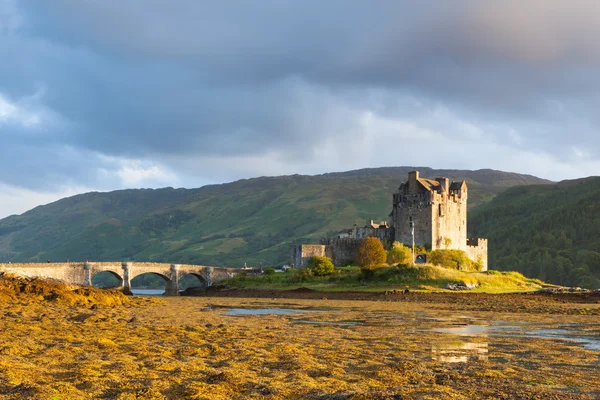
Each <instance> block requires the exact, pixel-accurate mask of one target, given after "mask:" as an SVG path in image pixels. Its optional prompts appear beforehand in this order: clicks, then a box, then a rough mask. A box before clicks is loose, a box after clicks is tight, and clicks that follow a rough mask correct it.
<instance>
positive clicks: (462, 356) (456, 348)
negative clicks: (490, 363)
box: [431, 342, 488, 363]
mask: <svg viewBox="0 0 600 400" xmlns="http://www.w3.org/2000/svg"><path fill="white" fill-rule="evenodd" d="M431 357H432V359H433V360H435V361H439V362H443V363H466V362H471V361H487V359H488V344H487V343H464V342H458V343H457V342H454V343H441V344H437V345H434V346H432V347H431Z"/></svg>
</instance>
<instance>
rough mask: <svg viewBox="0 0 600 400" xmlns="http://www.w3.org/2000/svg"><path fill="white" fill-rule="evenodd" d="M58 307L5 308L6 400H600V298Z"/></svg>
mask: <svg viewBox="0 0 600 400" xmlns="http://www.w3.org/2000/svg"><path fill="white" fill-rule="evenodd" d="M46 297H47V299H44V296H32V295H23V294H20V295H18V296H16V297H14V298H13V299H12V300H10V301H2V302H1V304H0V307H1V309H0V315H2V319H1V320H0V396H1V397H2V398H7V399H34V398H35V399H88V398H102V399H165V398H166V399H247V398H267V399H307V398H308V399H311V398H313V399H388V398H389V399H403V398H406V399H413V398H414V399H473V398H523V399H530V398H539V399H552V398H555V399H570V398H572V399H586V398H587V399H597V398H599V397H600V384H599V382H600V349H599V348H598V343H599V341H600V319H599V315H600V304H598V302H597V301H596V300H593V299H592V300H591V301H589V302H573V301H563V300H557V299H556V298H550V297H544V296H538V297H539V298H538V301H537V309H536V312H527V311H523V310H522V307H520V306H523V305H524V304H525V303H523V304H520V303H519V301H521V300H519V299H525V298H528V297H523V296H521V297H520V296H518V295H505V296H500V295H496V296H489V298H488V299H487V300H486V302H485V306H482V307H467V306H464V307H463V306H461V302H460V301H456V302H444V301H438V302H434V301H431V296H427V295H421V299H422V301H419V297H418V295H415V296H414V297H413V298H412V299H411V300H410V301H403V300H401V299H395V300H396V301H386V300H385V297H382V299H381V300H379V301H365V300H329V299H294V298H286V299H271V298H251V297H173V298H129V299H127V300H126V301H125V302H124V303H123V304H119V302H108V303H107V302H104V303H102V302H93V301H91V302H89V303H86V304H79V303H75V302H73V301H71V302H61V301H57V300H52V297H51V296H50V297H49V296H46ZM433 298H434V299H436V297H435V296H434V297H433ZM443 298H445V296H444V297H437V299H439V300H441V299H443ZM458 298H460V296H459V297H458ZM532 298H534V297H532ZM467 299H468V297H467ZM523 301H524V300H523ZM507 302H509V303H511V304H512V307H510V308H511V309H512V310H513V311H510V312H509V311H506V307H504V306H503V305H505V304H506V303H507ZM74 303H75V304H74ZM496 309H500V310H503V311H496ZM240 310H244V311H240ZM252 310H255V311H256V312H252ZM270 310H271V311H272V312H271V311H270ZM281 310H285V311H281ZM544 310H546V311H544ZM232 311H233V312H232Z"/></svg>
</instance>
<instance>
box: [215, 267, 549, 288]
mask: <svg viewBox="0 0 600 400" xmlns="http://www.w3.org/2000/svg"><path fill="white" fill-rule="evenodd" d="M224 283H225V284H226V285H228V286H231V287H238V288H246V289H272V290H290V289H295V288H299V287H307V288H311V289H315V290H327V291H338V290H353V291H355V290H360V291H372V290H393V289H396V290H397V289H410V290H430V291H444V290H447V289H445V288H446V286H447V285H448V284H460V283H465V284H471V285H476V286H477V288H476V289H473V290H472V291H476V292H487V293H498V292H520V291H533V290H537V289H540V288H542V287H544V286H546V284H545V283H543V282H542V281H540V280H538V279H529V278H526V277H525V276H523V275H522V274H520V273H518V272H500V271H486V272H465V271H457V270H452V269H448V268H443V267H438V266H434V265H415V266H414V267H412V266H396V267H385V268H379V269H377V270H375V271H374V272H373V274H372V275H371V276H368V277H367V276H365V275H364V274H363V273H362V272H361V270H360V268H358V267H341V268H338V269H336V271H335V272H334V273H333V274H331V275H328V276H312V275H310V274H307V273H306V271H305V270H303V269H300V270H289V271H288V272H285V273H275V274H271V275H261V276H244V275H240V276H237V277H236V278H233V279H230V280H228V281H225V282H224Z"/></svg>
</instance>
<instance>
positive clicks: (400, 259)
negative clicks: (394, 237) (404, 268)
mask: <svg viewBox="0 0 600 400" xmlns="http://www.w3.org/2000/svg"><path fill="white" fill-rule="evenodd" d="M411 259H412V251H411V250H410V249H409V248H408V247H406V246H404V245H403V244H402V243H400V242H394V244H392V248H391V249H390V250H389V251H388V252H387V263H388V264H390V265H392V264H408V263H410V262H411Z"/></svg>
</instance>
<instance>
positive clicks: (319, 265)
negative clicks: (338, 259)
mask: <svg viewBox="0 0 600 400" xmlns="http://www.w3.org/2000/svg"><path fill="white" fill-rule="evenodd" d="M308 268H309V269H310V271H311V272H312V273H313V275H315V276H325V275H331V274H332V273H333V272H334V271H335V267H334V266H333V262H331V258H329V257H321V256H313V257H311V258H310V260H309V261H308Z"/></svg>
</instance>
